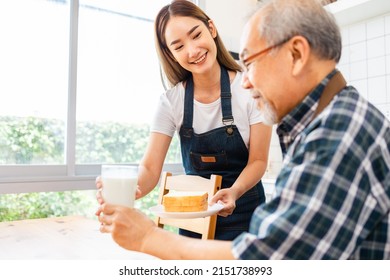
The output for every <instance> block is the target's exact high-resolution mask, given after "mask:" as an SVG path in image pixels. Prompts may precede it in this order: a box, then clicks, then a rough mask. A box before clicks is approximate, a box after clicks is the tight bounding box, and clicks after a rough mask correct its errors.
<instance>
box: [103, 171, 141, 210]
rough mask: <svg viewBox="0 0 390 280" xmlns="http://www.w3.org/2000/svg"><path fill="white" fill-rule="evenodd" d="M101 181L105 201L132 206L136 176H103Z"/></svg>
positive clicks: (135, 188)
mask: <svg viewBox="0 0 390 280" xmlns="http://www.w3.org/2000/svg"><path fill="white" fill-rule="evenodd" d="M102 181H103V189H102V196H103V199H104V201H105V202H108V203H111V204H119V205H122V206H127V207H134V200H135V192H136V190H137V178H103V179H102Z"/></svg>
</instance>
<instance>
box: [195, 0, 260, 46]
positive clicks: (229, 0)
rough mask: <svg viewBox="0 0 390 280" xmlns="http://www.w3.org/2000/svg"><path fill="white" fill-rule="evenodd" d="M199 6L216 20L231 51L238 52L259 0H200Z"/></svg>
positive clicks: (220, 32)
mask: <svg viewBox="0 0 390 280" xmlns="http://www.w3.org/2000/svg"><path fill="white" fill-rule="evenodd" d="M198 2H199V6H200V7H201V8H202V9H203V10H204V11H205V12H206V14H207V15H208V16H209V17H210V18H211V19H212V20H214V22H215V24H216V26H217V29H218V32H219V34H220V36H221V38H222V40H223V42H224V43H225V46H226V47H227V49H228V50H229V51H233V52H236V53H238V52H239V47H240V36H241V32H242V29H243V28H244V25H245V23H246V21H247V18H248V14H249V13H250V12H251V11H252V10H253V8H254V7H255V6H256V3H257V0H203V1H202V0H200V1H198Z"/></svg>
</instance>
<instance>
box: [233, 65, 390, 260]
mask: <svg viewBox="0 0 390 280" xmlns="http://www.w3.org/2000/svg"><path fill="white" fill-rule="evenodd" d="M332 74H333V72H332V73H331V74H329V75H328V76H327V77H326V78H325V79H324V80H323V81H322V82H321V84H319V85H318V86H317V87H316V88H315V89H314V91H313V92H311V93H310V94H309V95H308V96H307V97H306V98H305V99H304V100H303V102H302V103H301V104H300V105H299V106H297V107H296V108H295V109H294V110H293V111H292V112H290V113H289V114H288V115H287V116H285V117H284V119H283V120H282V122H281V123H280V125H279V126H278V129H277V132H278V135H279V139H280V144H281V147H282V152H283V155H284V162H283V167H282V170H281V172H280V173H279V176H278V178H277V179H276V183H275V185H276V192H277V195H276V197H275V198H274V199H273V200H272V201H270V202H269V203H267V204H264V205H261V206H259V207H258V208H257V209H256V211H255V213H254V215H253V217H252V220H251V225H250V229H249V233H243V234H241V235H240V236H238V237H237V238H236V239H235V240H234V242H233V254H234V255H235V257H236V258H240V259H390V226H389V224H390V214H389V213H390V212H389V209H390V123H389V121H388V120H387V119H386V118H385V117H384V116H383V114H382V113H380V112H379V111H378V110H377V109H376V108H375V107H374V106H373V105H372V104H370V103H368V102H367V101H366V100H365V99H364V98H362V97H361V96H360V95H359V94H358V92H357V90H356V89H355V88H353V87H351V86H347V87H346V88H344V89H343V90H342V91H341V92H340V93H339V94H338V95H336V97H335V98H334V99H333V100H332V102H331V103H330V104H329V105H328V106H327V107H326V108H325V110H324V111H323V112H322V113H321V114H319V115H318V116H317V117H316V118H315V119H314V120H313V121H312V118H313V116H314V112H315V110H316V108H317V106H318V101H319V98H320V95H321V93H322V91H323V89H324V87H325V85H326V84H327V83H328V81H329V77H330V76H331V75H332Z"/></svg>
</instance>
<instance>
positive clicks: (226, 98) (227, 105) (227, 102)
mask: <svg viewBox="0 0 390 280" xmlns="http://www.w3.org/2000/svg"><path fill="white" fill-rule="evenodd" d="M231 100H232V94H231V90H230V79H229V73H228V71H227V70H226V68H225V67H223V66H222V65H221V107H222V122H223V124H225V125H229V126H231V125H232V124H233V122H234V118H233V114H232V102H231ZM193 115H194V81H193V79H192V75H190V77H189V78H188V79H187V84H186V88H185V94H184V117H183V126H182V128H183V129H184V130H183V131H186V132H185V133H186V134H187V133H192V130H193V128H192V123H193Z"/></svg>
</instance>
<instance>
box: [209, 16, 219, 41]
mask: <svg viewBox="0 0 390 280" xmlns="http://www.w3.org/2000/svg"><path fill="white" fill-rule="evenodd" d="M209 30H210V33H211V36H212V37H213V38H214V39H215V38H216V37H217V34H218V32H217V28H216V27H215V25H214V22H213V21H212V20H211V19H209Z"/></svg>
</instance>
